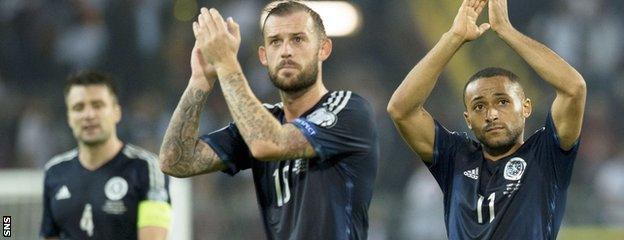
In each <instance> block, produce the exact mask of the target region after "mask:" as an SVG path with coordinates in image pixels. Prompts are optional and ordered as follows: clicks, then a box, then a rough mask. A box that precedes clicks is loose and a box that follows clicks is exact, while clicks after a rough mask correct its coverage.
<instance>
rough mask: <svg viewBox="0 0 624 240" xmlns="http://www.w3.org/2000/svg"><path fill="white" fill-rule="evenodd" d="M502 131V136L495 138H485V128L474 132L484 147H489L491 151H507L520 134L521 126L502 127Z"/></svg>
mask: <svg viewBox="0 0 624 240" xmlns="http://www.w3.org/2000/svg"><path fill="white" fill-rule="evenodd" d="M503 130H504V131H502V132H501V133H500V135H502V136H498V137H497V138H496V139H493V138H487V137H486V136H485V135H486V134H487V133H486V131H485V128H483V130H482V131H481V133H480V134H475V135H476V137H477V139H478V140H479V142H481V144H483V145H484V146H485V147H486V149H489V150H490V151H492V152H501V153H503V152H507V151H508V150H509V149H511V148H512V147H513V146H514V145H515V143H516V140H517V139H518V137H520V135H522V128H516V129H509V128H507V127H505V128H503Z"/></svg>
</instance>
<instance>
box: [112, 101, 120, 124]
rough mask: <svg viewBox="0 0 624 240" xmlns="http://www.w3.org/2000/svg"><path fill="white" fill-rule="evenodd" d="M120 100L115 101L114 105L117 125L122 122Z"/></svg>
mask: <svg viewBox="0 0 624 240" xmlns="http://www.w3.org/2000/svg"><path fill="white" fill-rule="evenodd" d="M117 101H118V100H115V103H114V104H113V111H115V113H114V114H115V123H116V124H117V123H119V122H120V121H121V106H120V105H119V102H117Z"/></svg>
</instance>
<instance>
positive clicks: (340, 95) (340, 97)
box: [327, 91, 344, 111]
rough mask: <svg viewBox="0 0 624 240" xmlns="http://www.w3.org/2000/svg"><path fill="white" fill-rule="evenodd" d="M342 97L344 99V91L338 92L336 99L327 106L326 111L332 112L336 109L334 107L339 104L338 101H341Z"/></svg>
mask: <svg viewBox="0 0 624 240" xmlns="http://www.w3.org/2000/svg"><path fill="white" fill-rule="evenodd" d="M343 97H344V91H339V92H338V96H337V97H336V100H334V101H333V102H332V103H331V104H329V107H328V108H327V110H329V111H333V110H334V109H335V108H336V106H338V104H340V101H342V99H343Z"/></svg>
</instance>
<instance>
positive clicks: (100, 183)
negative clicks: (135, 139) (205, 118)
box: [40, 144, 169, 239]
mask: <svg viewBox="0 0 624 240" xmlns="http://www.w3.org/2000/svg"><path fill="white" fill-rule="evenodd" d="M168 185H169V180H168V177H166V176H165V175H164V174H163V173H162V172H161V171H160V168H159V167H158V157H157V156H156V155H155V154H153V153H150V152H148V151H145V150H143V149H141V148H139V147H136V146H133V145H131V144H127V145H125V146H124V147H123V149H122V150H121V151H119V153H118V154H117V155H116V156H115V157H114V158H113V159H112V160H110V161H109V162H107V163H106V164H104V165H102V166H101V167H99V168H98V169H96V170H93V171H91V170H87V169H86V168H84V167H83V166H82V165H81V164H80V162H79V161H78V150H77V149H74V150H72V151H69V152H66V153H64V154H61V155H58V156H56V157H54V158H52V159H51V160H50V161H49V162H48V163H47V164H46V172H45V180H44V190H43V192H44V195H43V220H42V222H41V231H40V234H41V236H42V237H59V238H60V239H137V231H138V229H137V212H138V206H139V203H140V202H142V201H146V200H149V201H163V202H169V194H168V192H167V189H168Z"/></svg>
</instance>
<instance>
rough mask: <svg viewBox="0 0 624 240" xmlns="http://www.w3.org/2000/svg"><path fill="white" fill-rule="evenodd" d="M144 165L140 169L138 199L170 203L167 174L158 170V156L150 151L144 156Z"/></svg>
mask: <svg viewBox="0 0 624 240" xmlns="http://www.w3.org/2000/svg"><path fill="white" fill-rule="evenodd" d="M144 158H146V159H144V160H145V162H144V163H145V165H143V167H141V169H140V172H139V174H140V177H139V179H140V182H139V185H140V186H139V188H140V189H141V194H140V198H141V199H140V201H145V200H147V201H157V202H165V203H171V200H170V196H169V176H167V175H165V174H164V173H163V172H162V171H160V167H159V166H158V157H157V156H156V155H154V154H152V153H149V155H146V156H144Z"/></svg>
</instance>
